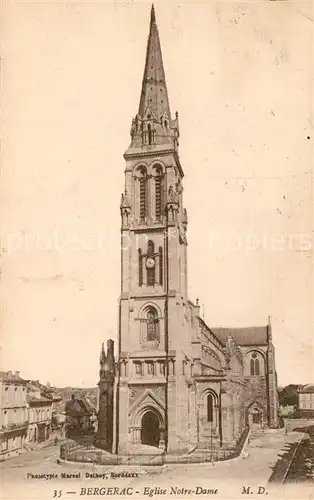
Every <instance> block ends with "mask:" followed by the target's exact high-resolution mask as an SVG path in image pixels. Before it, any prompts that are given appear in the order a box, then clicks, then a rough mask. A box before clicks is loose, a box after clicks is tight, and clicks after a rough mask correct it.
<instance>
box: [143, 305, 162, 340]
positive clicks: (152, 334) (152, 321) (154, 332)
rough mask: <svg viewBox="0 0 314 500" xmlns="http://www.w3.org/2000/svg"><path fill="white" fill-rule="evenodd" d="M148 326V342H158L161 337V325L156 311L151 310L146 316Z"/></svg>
mask: <svg viewBox="0 0 314 500" xmlns="http://www.w3.org/2000/svg"><path fill="white" fill-rule="evenodd" d="M146 324H147V336H146V338H147V341H148V342H154V341H155V340H158V337H159V331H158V327H159V323H158V318H157V313H156V311H155V309H153V308H150V309H149V310H148V311H147V315H146Z"/></svg>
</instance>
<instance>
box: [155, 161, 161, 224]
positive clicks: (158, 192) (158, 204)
mask: <svg viewBox="0 0 314 500" xmlns="http://www.w3.org/2000/svg"><path fill="white" fill-rule="evenodd" d="M155 204H156V219H157V220H160V218H161V211H162V207H161V204H162V173H161V170H160V169H158V170H157V173H156V177H155Z"/></svg>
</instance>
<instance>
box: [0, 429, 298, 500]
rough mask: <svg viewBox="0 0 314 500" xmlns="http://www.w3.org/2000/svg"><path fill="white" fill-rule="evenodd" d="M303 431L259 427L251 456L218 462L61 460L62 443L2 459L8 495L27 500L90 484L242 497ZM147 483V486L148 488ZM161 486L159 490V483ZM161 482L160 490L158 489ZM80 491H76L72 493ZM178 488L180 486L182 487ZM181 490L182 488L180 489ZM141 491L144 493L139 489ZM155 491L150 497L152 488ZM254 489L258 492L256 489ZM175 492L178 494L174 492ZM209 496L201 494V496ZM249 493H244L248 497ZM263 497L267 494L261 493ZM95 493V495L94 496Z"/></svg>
mask: <svg viewBox="0 0 314 500" xmlns="http://www.w3.org/2000/svg"><path fill="white" fill-rule="evenodd" d="M301 437H302V432H295V431H292V430H289V432H288V434H285V431H284V429H280V430H266V431H259V432H257V433H254V435H252V437H251V439H250V443H249V444H248V445H247V447H246V454H245V458H242V457H241V458H239V459H236V460H234V461H228V462H220V463H218V464H216V465H214V466H213V465H211V464H190V465H189V464H187V465H186V464H184V465H176V464H171V465H166V466H164V467H151V468H149V467H122V466H119V467H112V466H111V467H95V468H94V469H93V468H92V466H90V465H82V464H71V465H70V464H67V465H59V464H57V457H58V452H59V447H58V446H50V447H48V448H42V449H39V450H33V451H30V452H28V453H26V454H24V455H20V456H19V457H15V458H12V459H10V460H8V461H6V462H4V464H2V469H3V470H2V472H3V495H2V498H3V500H7V499H14V500H19V499H21V500H26V499H29V498H32V499H38V500H45V499H46V498H47V499H48V498H53V494H54V490H56V491H57V494H58V492H59V490H61V491H62V494H61V496H62V498H61V500H67V499H68V498H72V499H73V498H81V497H79V496H77V495H79V493H80V488H82V487H83V488H84V487H85V488H90V487H97V488H100V487H118V486H119V487H120V488H121V487H123V488H127V487H132V488H133V491H134V493H135V497H137V498H142V496H143V494H144V492H145V491H146V492H147V494H146V495H145V496H144V498H156V497H159V498H164V496H165V493H160V491H163V490H166V493H167V494H168V493H170V491H169V488H170V487H173V488H174V489H175V488H179V489H180V488H183V489H184V488H186V489H191V488H192V490H193V491H194V492H195V488H197V487H198V488H199V490H198V491H203V490H202V489H204V490H208V489H213V490H215V489H216V488H217V489H218V490H219V493H220V495H219V497H220V498H222V497H226V498H240V497H241V496H242V492H243V487H245V488H247V487H248V486H249V485H250V487H251V490H252V493H253V494H254V493H255V494H256V493H257V492H258V488H259V487H261V488H266V489H268V486H267V481H268V479H269V477H270V475H271V473H272V468H273V467H274V465H275V463H276V462H277V460H278V455H279V454H280V452H281V450H283V448H284V446H285V444H286V443H294V442H297V441H299V440H300V438H301ZM93 472H94V473H97V474H100V473H104V472H106V473H108V474H109V475H110V474H111V472H115V473H119V472H125V473H132V472H134V473H136V474H138V477H137V478H135V479H134V478H130V477H128V478H119V479H113V478H111V477H110V478H109V479H96V478H87V477H86V473H93ZM61 473H66V474H74V473H76V474H80V478H79V479H73V478H72V479H65V478H61ZM27 474H28V475H29V474H34V475H36V474H39V475H40V474H41V475H42V474H55V475H56V476H58V477H57V478H54V479H49V480H47V479H31V478H29V479H27ZM145 488H147V490H145ZM155 488H157V490H156V489H155ZM158 488H159V490H158ZM70 491H73V492H74V491H75V492H76V495H74V494H71V493H68V492H70ZM177 491H178V490H177ZM179 491H181V490H179ZM136 492H139V493H136ZM148 493H151V496H150V497H149V494H148ZM253 494H252V495H250V498H251V499H252V498H254V497H255V495H253ZM174 496H182V494H180V493H177V495H174ZM174 496H173V498H174ZM183 496H185V497H186V498H187V497H190V498H191V497H192V496H193V495H187V494H185V495H184V494H183ZM204 496H207V494H204V495H203V494H200V495H198V498H202V497H204ZM246 496H247V495H244V496H242V498H243V497H246ZM260 497H261V495H260ZM93 498H95V496H94V497H93Z"/></svg>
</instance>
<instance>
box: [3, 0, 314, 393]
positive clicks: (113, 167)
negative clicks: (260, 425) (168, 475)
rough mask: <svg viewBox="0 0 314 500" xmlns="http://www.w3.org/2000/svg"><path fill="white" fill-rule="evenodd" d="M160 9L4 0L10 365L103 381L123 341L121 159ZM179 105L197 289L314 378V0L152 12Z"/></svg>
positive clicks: (291, 370) (215, 320) (64, 379)
mask: <svg viewBox="0 0 314 500" xmlns="http://www.w3.org/2000/svg"><path fill="white" fill-rule="evenodd" d="M150 5H151V4H150V2H146V1H144V2H143V1H142V2H137V1H131V0H129V1H124V2H118V1H116V2H99V1H98V2H76V1H72V2H65V1H62V0H60V1H50V2H39V1H38V2H29V1H19V2H15V1H10V2H9V1H4V2H3V13H2V104H3V107H2V183H1V184H2V193H1V194H2V196H1V242H2V252H3V253H2V282H1V285H2V286H1V340H2V346H1V347H2V349H1V357H2V361H1V364H2V368H3V369H5V370H9V369H11V370H18V371H20V375H21V376H22V377H25V378H32V379H35V380H37V379H39V380H40V381H41V382H43V383H46V382H47V381H50V382H51V384H54V385H56V386H66V385H72V386H77V387H79V386H82V387H92V386H95V385H96V383H97V381H98V370H99V365H98V359H99V351H100V347H101V342H102V341H106V340H107V339H108V338H109V337H111V338H113V339H114V340H115V339H116V338H117V322H118V296H119V291H120V290H119V288H120V211H119V203H120V194H121V192H122V191H123V190H124V166H125V165H124V160H123V153H124V152H125V150H126V149H127V147H128V145H129V142H130V135H129V131H130V125H131V120H132V118H133V117H134V116H135V115H136V113H137V108H138V104H139V98H140V89H141V80H142V74H143V69H144V62H145V52H146V42H147V36H148V29H149V12H150ZM155 10H156V18H157V24H158V28H159V34H160V38H161V45H162V51H163V59H164V66H165V72H166V79H167V85H168V93H169V99H170V106H171V110H172V114H173V115H174V113H175V111H178V112H179V120H180V134H181V137H180V149H179V154H180V159H181V163H182V166H183V170H184V173H185V177H184V180H183V185H184V203H185V207H186V208H187V211H188V218H189V225H188V271H189V277H188V282H189V296H190V298H191V300H195V299H196V297H199V299H200V303H201V305H202V307H201V310H202V315H203V316H204V318H205V320H206V322H207V323H208V325H209V326H212V327H214V326H250V325H254V326H255V325H265V324H266V323H267V320H268V316H269V315H270V316H271V320H272V325H273V340H274V344H275V348H276V363H277V372H278V382H279V384H280V385H286V384H289V383H301V384H302V383H303V384H305V383H308V382H313V381H314V380H313V272H312V262H313V260H312V257H313V253H312V248H313V243H312V227H313V210H312V207H313V191H312V189H313V183H312V159H313V113H312V111H313V101H312V94H313V79H312V75H313V66H312V57H313V39H312V25H311V19H312V18H313V12H312V5H311V2H302V1H297V2H296V1H288V2H279V1H278V2H274V1H272V2H270V1H267V0H264V1H262V2H242V3H239V2H231V1H230V2H221V1H219V2H216V1H211V2H165V1H157V2H155Z"/></svg>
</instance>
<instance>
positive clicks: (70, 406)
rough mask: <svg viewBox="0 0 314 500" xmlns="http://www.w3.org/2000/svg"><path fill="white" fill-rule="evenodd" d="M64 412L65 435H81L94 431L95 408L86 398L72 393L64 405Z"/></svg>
mask: <svg viewBox="0 0 314 500" xmlns="http://www.w3.org/2000/svg"><path fill="white" fill-rule="evenodd" d="M65 414H66V436H67V437H75V436H83V435H84V434H92V433H93V432H94V422H95V420H96V409H95V408H94V407H92V406H91V405H90V403H89V402H88V401H87V400H86V399H84V398H76V397H75V396H74V395H72V397H71V400H70V401H68V402H67V403H66V405H65Z"/></svg>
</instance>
